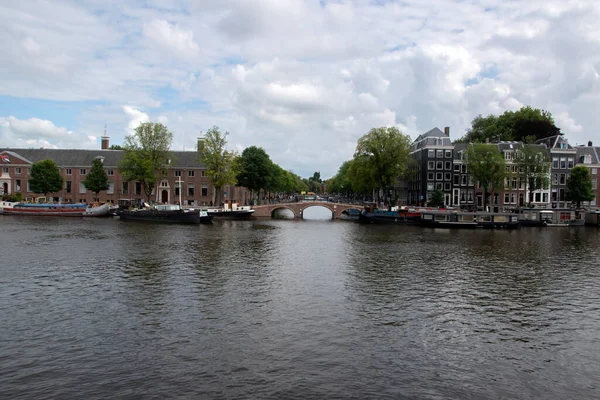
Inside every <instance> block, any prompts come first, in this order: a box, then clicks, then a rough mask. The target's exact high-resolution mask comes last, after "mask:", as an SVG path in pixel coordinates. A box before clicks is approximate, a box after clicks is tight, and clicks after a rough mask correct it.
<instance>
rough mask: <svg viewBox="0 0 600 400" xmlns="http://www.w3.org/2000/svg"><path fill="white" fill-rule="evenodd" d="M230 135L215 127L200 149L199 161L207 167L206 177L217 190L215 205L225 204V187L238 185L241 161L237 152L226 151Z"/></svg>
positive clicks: (211, 129) (207, 133)
mask: <svg viewBox="0 0 600 400" xmlns="http://www.w3.org/2000/svg"><path fill="white" fill-rule="evenodd" d="M228 135H229V132H225V134H222V133H221V131H220V130H219V128H218V127H217V126H216V125H215V126H213V127H212V128H210V129H209V130H208V131H207V132H206V135H205V137H204V144H203V146H202V147H201V148H199V149H198V158H199V161H200V163H202V164H204V166H206V169H207V170H206V175H207V176H208V177H209V178H210V180H211V181H212V183H213V186H214V188H215V205H219V204H222V203H223V187H224V186H225V185H235V184H236V183H237V180H236V175H237V174H238V170H239V160H238V156H237V154H236V153H235V152H233V151H229V150H227V149H226V146H227V136H228Z"/></svg>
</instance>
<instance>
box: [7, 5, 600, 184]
mask: <svg viewBox="0 0 600 400" xmlns="http://www.w3.org/2000/svg"><path fill="white" fill-rule="evenodd" d="M0 13H1V14H2V15H11V18H9V19H7V20H6V21H5V23H4V24H3V26H2V29H0V47H1V48H2V49H3V50H4V53H5V54H10V57H5V58H4V60H3V63H2V73H1V74H0V96H2V95H4V96H11V97H10V98H11V99H12V98H20V99H21V100H20V101H6V102H3V103H0V104H2V105H1V106H0V115H19V116H22V115H27V116H28V117H29V116H32V117H35V116H38V117H40V116H41V115H42V114H39V113H37V111H38V108H36V107H40V106H39V104H37V103H36V102H37V101H39V100H42V101H47V102H49V104H50V106H52V107H61V108H60V109H61V110H62V111H63V112H61V120H60V121H61V125H64V126H65V128H61V127H56V126H54V125H53V124H52V122H50V121H47V122H46V123H42V122H40V121H44V120H43V119H40V120H38V121H35V120H34V119H31V120H28V119H23V120H16V119H15V120H14V121H13V122H14V124H12V123H11V124H9V120H8V118H10V117H4V118H3V119H2V124H0V132H1V133H2V135H3V136H2V137H1V139H2V143H13V144H14V143H16V142H15V140H20V141H19V142H18V143H23V146H25V147H29V146H30V145H31V146H39V145H42V144H43V145H44V146H50V145H55V146H60V147H63V144H64V147H71V142H69V141H61V140H63V138H65V137H68V138H70V137H71V136H73V135H74V136H73V137H76V138H77V139H76V140H74V141H73V142H74V143H77V146H79V144H86V143H89V147H91V148H97V144H96V143H92V139H90V138H88V136H91V137H97V136H99V135H100V134H101V132H102V129H103V127H104V124H107V125H108V134H109V135H110V136H111V143H120V141H121V140H122V139H123V137H124V135H126V134H129V133H130V132H131V131H132V129H135V127H137V126H138V125H139V123H140V122H146V121H162V122H164V123H166V124H168V127H169V129H170V130H171V131H172V132H173V133H174V146H175V148H178V149H181V148H187V149H192V148H193V146H194V144H195V140H196V137H197V136H198V134H199V132H200V131H201V130H206V129H208V128H209V127H211V126H213V125H215V124H216V125H218V126H219V127H220V128H221V129H222V130H228V131H230V132H231V135H230V136H229V138H231V139H230V140H231V145H232V148H240V149H243V148H244V147H246V146H250V145H257V146H261V147H263V148H265V150H267V152H268V153H269V154H270V155H271V157H272V158H273V159H274V160H275V161H276V162H278V163H279V164H280V165H281V166H282V167H283V168H285V169H292V170H294V171H296V172H298V173H300V174H301V175H303V176H307V175H312V173H313V172H314V171H315V170H320V171H321V175H322V176H324V177H327V176H330V175H332V174H333V173H335V171H337V168H338V167H339V165H340V164H341V163H342V162H343V161H344V160H347V159H349V158H351V157H352V153H353V151H354V148H355V146H356V141H357V139H358V138H359V137H360V136H362V135H364V134H365V133H367V132H368V131H369V129H371V128H373V127H375V126H380V125H394V126H397V127H399V128H400V129H401V130H403V131H405V132H406V133H408V134H410V135H411V136H412V137H413V138H414V137H416V135H418V134H419V133H422V132H424V131H426V130H429V129H431V128H432V127H434V126H438V127H439V128H441V129H443V127H445V126H449V127H450V128H451V136H452V137H453V138H458V137H460V136H462V134H463V133H464V131H465V130H466V129H467V128H468V126H469V124H470V122H471V120H472V119H473V118H474V117H476V116H477V115H478V114H483V115H486V114H490V113H494V114H499V113H502V112H504V111H506V110H516V109H518V108H519V107H521V106H523V105H531V106H533V107H536V108H542V109H545V110H548V111H550V112H552V113H553V114H554V118H555V120H556V123H557V124H558V125H559V126H560V127H561V128H562V129H563V131H564V132H565V133H566V135H567V137H568V139H569V140H570V141H572V142H573V143H577V142H579V143H586V142H587V141H588V140H591V139H593V136H594V135H595V132H596V130H597V128H598V126H599V125H600V114H599V113H597V112H596V111H597V110H596V108H597V104H598V103H599V102H600V39H599V37H600V29H599V28H598V24H597V20H598V19H599V18H600V3H599V2H591V1H590V2H587V1H575V0H574V1H564V0H531V1H527V2H522V3H519V7H517V8H515V7H514V4H513V3H512V2H505V1H500V0H483V1H480V2H464V1H452V0H444V1H432V0H406V1H403V2H370V1H354V2H341V1H340V2H337V1H335V2H325V3H324V4H321V2H318V1H295V0H260V1H259V0H257V1H252V2H249V1H244V0H223V1H219V2H189V3H187V2H169V1H161V2H149V3H148V4H147V5H146V6H145V7H136V6H134V5H133V3H127V4H124V5H123V6H122V7H121V6H119V7H114V4H112V3H111V2H96V3H94V2H92V3H86V2H52V3H48V2H40V3H36V6H35V7H31V6H30V4H29V2H12V3H7V4H4V3H0ZM27 99H36V100H35V101H32V102H31V103H27V101H28V100H27ZM53 101H60V103H53ZM83 101H85V103H83ZM23 104H24V105H23ZM29 104H30V105H29ZM65 110H72V112H71V111H65ZM44 115H46V114H44ZM13 118H14V117H13ZM69 118H71V122H68V119H69ZM57 121H58V120H57ZM63 121H67V122H63ZM48 123H49V124H52V125H49V124H48ZM61 129H63V130H61ZM69 130H73V131H75V132H79V133H69ZM44 132H45V133H44ZM52 135H54V136H52ZM69 135H71V136H69ZM13 137H14V140H13V139H11V138H13ZM27 141H30V142H31V143H33V144H27ZM43 141H46V142H47V143H43Z"/></svg>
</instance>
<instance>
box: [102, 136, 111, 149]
mask: <svg viewBox="0 0 600 400" xmlns="http://www.w3.org/2000/svg"><path fill="white" fill-rule="evenodd" d="M100 139H101V140H102V146H101V149H102V150H108V148H109V147H110V146H109V145H108V139H110V138H109V137H108V136H102V137H101V138H100Z"/></svg>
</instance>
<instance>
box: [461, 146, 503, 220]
mask: <svg viewBox="0 0 600 400" xmlns="http://www.w3.org/2000/svg"><path fill="white" fill-rule="evenodd" d="M465 155H466V165H467V172H468V173H469V174H470V175H471V176H472V177H473V179H474V180H475V182H476V183H477V184H478V185H479V187H481V188H482V189H483V207H484V208H485V207H486V206H487V197H488V192H489V193H494V191H495V190H496V188H498V187H501V185H502V184H503V182H504V178H505V177H506V162H505V161H504V157H502V153H501V152H500V150H499V149H498V147H497V146H495V145H491V144H472V145H470V146H469V147H468V148H467V151H466V153H465Z"/></svg>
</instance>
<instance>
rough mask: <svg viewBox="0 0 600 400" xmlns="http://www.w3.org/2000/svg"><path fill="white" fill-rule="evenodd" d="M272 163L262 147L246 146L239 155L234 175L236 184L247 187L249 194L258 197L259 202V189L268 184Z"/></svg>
mask: <svg viewBox="0 0 600 400" xmlns="http://www.w3.org/2000/svg"><path fill="white" fill-rule="evenodd" d="M272 165H273V162H272V161H271V158H270V157H269V155H268V154H267V153H266V152H265V150H264V149H263V148H262V147H256V146H250V147H247V148H245V149H244V151H242V154H241V155H240V158H239V169H238V172H237V176H236V179H237V182H238V185H239V186H243V187H245V188H247V189H248V190H250V193H251V194H254V195H255V196H256V197H258V204H260V195H259V193H260V190H261V189H265V188H266V187H267V186H268V184H269V176H270V175H271V174H272ZM256 197H255V198H256Z"/></svg>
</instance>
